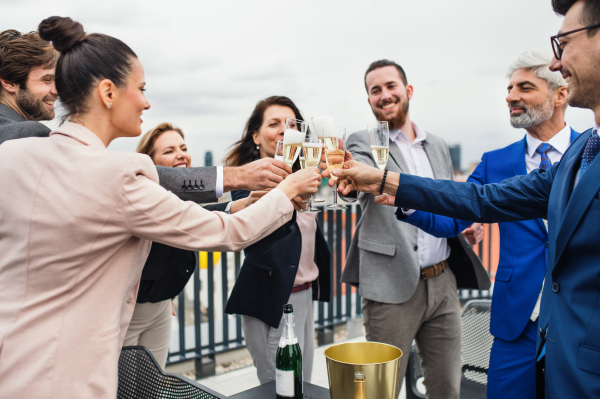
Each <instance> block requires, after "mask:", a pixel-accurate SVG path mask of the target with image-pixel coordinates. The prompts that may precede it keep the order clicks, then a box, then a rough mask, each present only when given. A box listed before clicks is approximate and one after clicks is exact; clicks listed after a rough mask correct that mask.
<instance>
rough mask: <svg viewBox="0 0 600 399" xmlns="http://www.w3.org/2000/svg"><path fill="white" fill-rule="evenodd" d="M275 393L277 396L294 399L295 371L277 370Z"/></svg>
mask: <svg viewBox="0 0 600 399" xmlns="http://www.w3.org/2000/svg"><path fill="white" fill-rule="evenodd" d="M275 391H276V392H277V395H280V396H287V397H290V398H293V397H295V396H296V393H295V392H294V371H293V370H291V371H288V370H279V369H275Z"/></svg>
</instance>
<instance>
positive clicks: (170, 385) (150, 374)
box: [117, 346, 226, 399]
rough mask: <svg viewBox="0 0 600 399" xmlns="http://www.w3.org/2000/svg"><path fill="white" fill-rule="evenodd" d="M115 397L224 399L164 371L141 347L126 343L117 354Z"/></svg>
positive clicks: (124, 398)
mask: <svg viewBox="0 0 600 399" xmlns="http://www.w3.org/2000/svg"><path fill="white" fill-rule="evenodd" d="M117 398H118V399H159V398H161V399H162V398H165V399H166V398H168V399H179V398H181V399H183V398H186V399H188V398H190V399H224V398H226V396H223V395H220V394H218V393H216V392H213V391H212V390H210V389H208V388H206V387H204V386H202V385H200V384H198V383H197V382H195V381H192V380H190V379H188V378H185V377H183V376H181V375H178V374H170V373H165V372H163V371H162V370H161V368H160V366H159V365H158V363H156V360H155V359H154V356H152V353H150V351H149V350H148V349H147V348H145V347H143V346H126V347H124V348H123V349H122V350H121V356H120V357H119V389H118V391H117Z"/></svg>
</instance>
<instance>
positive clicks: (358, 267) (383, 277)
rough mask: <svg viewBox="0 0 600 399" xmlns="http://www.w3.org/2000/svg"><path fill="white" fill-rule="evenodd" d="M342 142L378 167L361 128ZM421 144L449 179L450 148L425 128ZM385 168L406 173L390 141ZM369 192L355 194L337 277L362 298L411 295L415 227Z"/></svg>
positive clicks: (437, 171) (393, 299) (392, 299)
mask: <svg viewBox="0 0 600 399" xmlns="http://www.w3.org/2000/svg"><path fill="white" fill-rule="evenodd" d="M346 147H347V149H348V151H350V152H351V153H352V156H353V157H354V159H356V160H357V161H359V162H362V163H364V164H367V165H372V166H374V167H377V165H376V164H375V160H374V159H373V156H372V155H371V147H370V144H369V138H368V137H367V132H366V130H363V131H360V132H356V133H353V134H352V135H351V136H350V137H349V138H348V141H347V145H346ZM423 148H424V149H425V153H426V154H427V156H428V158H429V162H430V163H431V168H432V169H433V174H434V176H435V178H436V179H447V180H452V179H454V173H453V170H452V161H451V159H450V152H449V151H448V146H447V145H446V143H445V142H444V140H442V139H441V138H439V137H437V136H434V135H432V134H429V133H427V139H426V140H425V141H424V142H423ZM387 169H388V170H390V171H392V172H398V173H410V171H409V169H408V166H407V164H406V162H405V161H404V158H403V157H402V154H401V152H400V148H398V146H397V145H396V144H395V143H390V155H389V159H388V163H387ZM373 197H374V196H373V195H372V194H364V193H360V194H358V201H359V203H360V206H361V208H362V212H363V213H362V217H361V218H360V221H359V222H358V225H357V226H356V233H355V234H354V237H353V239H352V244H351V246H350V251H349V253H348V257H347V260H346V267H345V269H344V273H343V274H342V282H344V283H349V284H352V285H355V286H358V287H359V292H360V295H361V296H363V297H364V298H367V299H371V300H373V301H377V302H383V303H403V302H406V301H407V300H409V299H410V298H411V297H412V296H413V294H414V292H415V290H416V288H417V283H418V282H419V273H420V267H419V259H418V256H417V250H418V248H417V228H416V227H415V226H412V225H410V224H408V223H402V222H400V221H399V220H398V219H396V215H395V212H396V208H394V207H391V206H383V205H377V204H376V203H375V202H374V201H373ZM343 199H344V200H347V199H348V198H347V197H343Z"/></svg>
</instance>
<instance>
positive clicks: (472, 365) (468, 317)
mask: <svg viewBox="0 0 600 399" xmlns="http://www.w3.org/2000/svg"><path fill="white" fill-rule="evenodd" d="M491 304H492V301H490V300H472V301H469V302H467V303H466V304H465V306H464V307H463V310H462V313H461V320H462V341H463V342H462V350H461V363H462V376H461V383H460V398H461V399H485V398H486V397H487V392H486V390H487V371H488V367H489V363H490V350H491V349H492V343H493V341H494V337H493V336H492V335H491V334H490V309H491ZM422 378H423V371H422V370H421V361H420V359H419V355H418V354H417V349H416V346H415V345H414V344H413V346H412V348H411V351H410V357H409V359H408V367H407V369H406V398H407V399H422V398H425V392H424V389H423V388H421V387H420V385H421V384H420V383H419V380H420V379H422ZM419 388H421V389H419Z"/></svg>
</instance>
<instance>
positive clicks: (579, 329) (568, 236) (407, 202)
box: [332, 0, 600, 398]
mask: <svg viewBox="0 0 600 399" xmlns="http://www.w3.org/2000/svg"><path fill="white" fill-rule="evenodd" d="M553 6H554V9H555V11H556V12H557V13H559V14H561V15H565V19H564V20H563V23H562V27H561V29H560V33H559V34H558V35H557V36H554V37H553V50H554V53H555V58H554V59H553V61H552V63H551V65H550V69H551V70H554V71H560V72H561V74H562V75H563V77H564V78H565V80H566V81H567V88H568V90H569V95H568V98H567V101H568V103H569V105H571V106H574V107H581V108H590V109H592V110H593V111H594V116H595V121H596V126H595V128H594V129H590V130H588V131H587V132H585V133H583V134H582V135H580V136H579V137H578V138H577V139H576V140H575V141H574V142H573V143H572V145H571V147H569V149H568V150H567V151H566V152H565V154H564V155H563V157H562V159H561V161H560V162H557V163H554V164H553V165H552V166H551V167H550V168H548V169H536V170H535V171H533V172H531V173H529V174H528V175H526V176H515V177H512V178H509V179H507V180H504V181H503V182H501V183H495V184H486V185H483V186H481V185H479V184H475V183H471V182H466V183H457V182H452V181H443V180H433V179H427V178H422V177H418V176H411V175H406V174H402V175H400V174H398V173H393V172H389V173H386V172H384V171H380V170H377V169H376V168H372V167H370V166H366V165H362V164H360V163H358V162H356V161H349V162H345V163H344V167H345V168H348V169H345V170H337V171H333V172H332V173H333V174H334V175H337V176H338V177H346V178H347V179H349V180H343V181H342V182H341V183H342V184H341V185H340V190H341V191H342V192H343V193H348V192H350V191H351V190H353V189H355V188H356V189H358V190H359V191H363V192H369V193H382V192H385V193H387V194H390V195H395V196H396V204H395V205H396V206H397V207H399V208H407V209H417V210H423V211H427V212H433V213H436V214H439V215H444V216H449V217H454V218H459V219H462V220H472V221H478V222H514V221H519V220H529V219H538V218H543V219H547V220H548V245H549V249H548V264H547V268H546V276H545V283H544V288H543V293H542V303H541V308H540V315H539V319H538V352H537V354H536V357H537V359H536V360H537V361H538V367H539V368H541V369H542V372H540V373H539V374H537V375H538V376H540V377H542V376H544V377H545V397H546V398H592V397H599V396H600V243H599V241H598V240H599V237H600V160H598V159H599V158H600V157H598V156H597V155H598V153H599V152H600V137H598V129H599V128H600V126H599V124H600V74H598V71H597V69H598V65H600V34H598V31H599V28H600V2H598V1H596V0H554V1H553ZM348 181H349V182H350V184H346V183H347V182H348ZM399 212H402V210H401V209H400V210H399ZM520 245H523V243H521V244H520ZM539 387H540V386H539V385H538V388H539ZM536 395H537V396H538V397H543V395H544V391H543V390H542V389H537V390H536Z"/></svg>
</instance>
